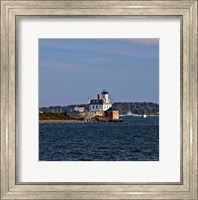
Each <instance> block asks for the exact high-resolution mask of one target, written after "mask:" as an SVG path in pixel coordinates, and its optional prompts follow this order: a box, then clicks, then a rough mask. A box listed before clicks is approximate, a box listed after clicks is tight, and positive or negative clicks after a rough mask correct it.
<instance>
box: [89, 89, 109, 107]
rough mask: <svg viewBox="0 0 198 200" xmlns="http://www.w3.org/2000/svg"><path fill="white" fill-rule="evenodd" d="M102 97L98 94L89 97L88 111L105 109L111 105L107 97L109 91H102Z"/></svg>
mask: <svg viewBox="0 0 198 200" xmlns="http://www.w3.org/2000/svg"><path fill="white" fill-rule="evenodd" d="M101 94H102V98H101V99H100V95H99V94H98V96H97V99H91V101H90V103H89V110H90V111H106V110H108V109H109V108H111V107H112V104H111V101H110V99H109V92H108V91H106V90H103V91H102V93H101Z"/></svg>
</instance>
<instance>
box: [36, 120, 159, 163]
mask: <svg viewBox="0 0 198 200" xmlns="http://www.w3.org/2000/svg"><path fill="white" fill-rule="evenodd" d="M122 119H123V120H124V123H93V122H90V123H44V124H39V160H43V161H153V160H159V117H147V118H143V117H122Z"/></svg>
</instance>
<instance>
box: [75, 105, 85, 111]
mask: <svg viewBox="0 0 198 200" xmlns="http://www.w3.org/2000/svg"><path fill="white" fill-rule="evenodd" d="M84 110H85V107H84V106H76V107H75V108H74V111H76V112H84Z"/></svg>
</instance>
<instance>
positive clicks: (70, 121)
mask: <svg viewBox="0 0 198 200" xmlns="http://www.w3.org/2000/svg"><path fill="white" fill-rule="evenodd" d="M86 122H101V123H111V122H115V123H116V122H123V120H122V119H118V120H112V119H109V118H106V117H99V116H97V117H94V118H92V119H86V120H77V119H69V120H39V123H41V124H44V123H86Z"/></svg>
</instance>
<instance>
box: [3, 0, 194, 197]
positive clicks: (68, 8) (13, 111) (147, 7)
mask: <svg viewBox="0 0 198 200" xmlns="http://www.w3.org/2000/svg"><path fill="white" fill-rule="evenodd" d="M58 16H60V17H78V18H80V17H85V16H86V17H106V18H109V17H113V18H119V17H121V18H124V17H126V18H127V17H135V18H143V17H144V18H149V17H159V18H166V17H167V18H168V17H171V16H177V17H179V18H180V22H181V38H182V39H181V124H180V126H181V147H180V148H181V181H180V182H178V183H166V182H164V183H146V182H145V183H132V184H131V183H130V184H129V183H112V182H110V183H89V182H88V183H62V182H60V183H57V182H56V183H46V182H45V183H42V182H39V183H18V182H17V169H18V159H19V158H18V153H17V152H18V148H19V147H18V140H19V138H18V134H19V133H18V130H19V128H18V126H19V121H18V118H17V117H18V109H19V108H18V104H19V102H18V95H19V94H18V87H17V86H18V81H19V80H18V77H17V70H18V68H17V63H18V54H17V53H18V52H17V47H18V45H19V44H18V42H17V37H16V34H17V28H18V27H17V19H18V18H19V17H38V18H39V17H52V18H53V17H58ZM197 89H198V88H197V0H184V1H176V0H172V1H166V0H165V1H163V0H157V1H141V0H138V1H111V0H110V1H94V0H93V1H72V0H69V1H64V0H63V1H56V0H54V1H48V0H43V1H42V0H35V1H34V0H33V1H29V0H25V1H14V0H7V1H6V0H5V1H4V0H1V199H197V189H198V185H197ZM167 164H168V163H167ZM167 175H168V172H167Z"/></svg>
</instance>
